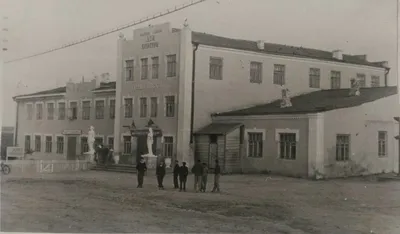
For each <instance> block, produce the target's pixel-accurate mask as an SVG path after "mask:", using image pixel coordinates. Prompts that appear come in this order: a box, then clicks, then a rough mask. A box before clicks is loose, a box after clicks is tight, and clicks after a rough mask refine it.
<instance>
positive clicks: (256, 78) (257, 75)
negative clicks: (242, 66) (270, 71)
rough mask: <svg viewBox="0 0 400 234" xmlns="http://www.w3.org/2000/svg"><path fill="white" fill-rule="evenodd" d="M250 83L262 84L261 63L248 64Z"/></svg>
mask: <svg viewBox="0 0 400 234" xmlns="http://www.w3.org/2000/svg"><path fill="white" fill-rule="evenodd" d="M250 83H256V84H261V83H262V63H259V62H251V63H250Z"/></svg>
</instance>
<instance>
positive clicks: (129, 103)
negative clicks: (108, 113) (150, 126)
mask: <svg viewBox="0 0 400 234" xmlns="http://www.w3.org/2000/svg"><path fill="white" fill-rule="evenodd" d="M124 101H125V118H132V114H133V98H125V99H124Z"/></svg>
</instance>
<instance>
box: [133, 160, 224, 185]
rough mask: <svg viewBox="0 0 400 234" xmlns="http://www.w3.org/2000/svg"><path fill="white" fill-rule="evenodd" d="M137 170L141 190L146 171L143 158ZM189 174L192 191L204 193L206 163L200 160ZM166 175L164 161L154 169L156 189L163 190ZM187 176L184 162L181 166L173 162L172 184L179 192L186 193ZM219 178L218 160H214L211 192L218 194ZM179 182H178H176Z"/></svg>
mask: <svg viewBox="0 0 400 234" xmlns="http://www.w3.org/2000/svg"><path fill="white" fill-rule="evenodd" d="M136 170H137V180H138V185H137V187H138V188H143V182H144V176H145V173H146V171H147V165H146V162H145V161H144V158H141V159H140V162H139V163H138V164H137V165H136ZM191 172H192V173H193V174H194V190H195V191H196V192H199V191H200V192H206V190H207V177H208V173H209V168H208V166H207V164H206V163H201V161H200V160H198V161H197V163H196V164H195V165H194V166H193V167H192V170H191ZM165 174H166V166H165V163H164V161H162V160H161V162H160V163H159V164H158V165H157V167H156V176H157V182H158V189H160V190H163V189H164V185H163V182H164V177H165ZM188 176H189V168H188V167H187V166H186V162H182V165H179V162H178V161H177V160H176V161H175V167H174V170H173V182H174V188H175V189H179V191H184V192H185V191H186V182H187V178H188ZM220 176H221V167H220V166H219V163H218V160H215V169H214V187H213V189H212V192H219V191H220V187H219V179H220ZM178 181H179V182H178Z"/></svg>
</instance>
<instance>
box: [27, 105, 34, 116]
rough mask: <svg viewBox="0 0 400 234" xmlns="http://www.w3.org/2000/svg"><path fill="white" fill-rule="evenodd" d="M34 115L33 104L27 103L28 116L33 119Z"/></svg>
mask: <svg viewBox="0 0 400 234" xmlns="http://www.w3.org/2000/svg"><path fill="white" fill-rule="evenodd" d="M32 117H33V104H30V103H29V104H26V118H27V119H28V120H32Z"/></svg>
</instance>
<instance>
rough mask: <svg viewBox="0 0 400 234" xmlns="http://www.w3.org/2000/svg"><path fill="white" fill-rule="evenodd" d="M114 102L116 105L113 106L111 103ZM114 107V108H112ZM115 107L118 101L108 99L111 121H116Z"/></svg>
mask: <svg viewBox="0 0 400 234" xmlns="http://www.w3.org/2000/svg"><path fill="white" fill-rule="evenodd" d="M112 101H114V105H111V102H112ZM113 106H114V108H112V107H113ZM115 107H116V100H115V98H110V99H108V113H109V118H110V119H115Z"/></svg>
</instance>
